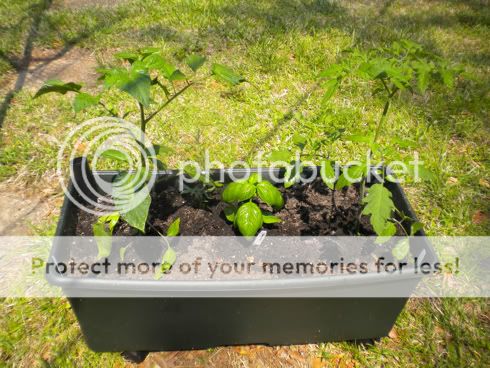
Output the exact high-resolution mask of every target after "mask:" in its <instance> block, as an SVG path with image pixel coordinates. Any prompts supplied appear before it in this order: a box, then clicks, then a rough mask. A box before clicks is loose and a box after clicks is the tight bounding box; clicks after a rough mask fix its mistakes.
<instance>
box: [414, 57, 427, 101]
mask: <svg viewBox="0 0 490 368" xmlns="http://www.w3.org/2000/svg"><path fill="white" fill-rule="evenodd" d="M413 67H414V69H415V70H416V71H417V87H418V89H419V91H420V92H421V93H422V94H423V93H425V91H426V90H427V86H428V85H429V77H430V73H431V66H430V65H429V64H427V63H426V62H422V61H416V62H414V63H413Z"/></svg>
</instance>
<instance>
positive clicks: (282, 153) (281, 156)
mask: <svg viewBox="0 0 490 368" xmlns="http://www.w3.org/2000/svg"><path fill="white" fill-rule="evenodd" d="M268 159H269V161H271V162H278V161H282V162H286V163H289V161H290V159H291V152H289V151H286V150H278V151H272V152H271V153H270V155H269V157H268Z"/></svg>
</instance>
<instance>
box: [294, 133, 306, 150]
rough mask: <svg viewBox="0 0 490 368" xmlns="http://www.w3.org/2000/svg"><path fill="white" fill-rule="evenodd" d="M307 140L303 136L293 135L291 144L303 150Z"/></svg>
mask: <svg viewBox="0 0 490 368" xmlns="http://www.w3.org/2000/svg"><path fill="white" fill-rule="evenodd" d="M307 141H308V140H307V139H306V137H305V136H302V135H301V134H295V135H294V136H293V143H294V145H295V146H297V147H299V149H301V150H302V149H303V148H305V146H306V143H307Z"/></svg>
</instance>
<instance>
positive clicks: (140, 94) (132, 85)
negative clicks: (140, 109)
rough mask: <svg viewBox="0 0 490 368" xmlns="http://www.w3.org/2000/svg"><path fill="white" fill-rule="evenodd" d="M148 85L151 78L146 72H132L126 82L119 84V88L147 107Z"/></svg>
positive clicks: (148, 102) (148, 97)
mask: <svg viewBox="0 0 490 368" xmlns="http://www.w3.org/2000/svg"><path fill="white" fill-rule="evenodd" d="M150 87H151V79H150V76H149V75H148V74H141V73H134V74H133V75H131V77H130V79H129V80H128V81H127V82H125V83H124V84H122V85H121V86H120V89H121V90H122V91H124V92H127V93H129V94H130V95H131V96H133V97H134V98H135V99H136V100H137V101H138V102H139V103H141V104H142V105H143V106H145V107H147V106H148V105H150Z"/></svg>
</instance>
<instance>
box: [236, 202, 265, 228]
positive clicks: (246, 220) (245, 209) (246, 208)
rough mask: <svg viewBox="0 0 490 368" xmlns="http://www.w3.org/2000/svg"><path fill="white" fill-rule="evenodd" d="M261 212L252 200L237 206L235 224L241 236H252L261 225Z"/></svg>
mask: <svg viewBox="0 0 490 368" xmlns="http://www.w3.org/2000/svg"><path fill="white" fill-rule="evenodd" d="M262 222H263V219H262V212H261V211H260V208H259V206H257V205H256V204H255V203H253V202H247V203H244V204H242V205H241V206H240V208H238V210H237V212H236V217H235V224H236V225H237V227H238V230H239V231H240V234H242V235H243V236H254V235H255V234H256V233H257V231H258V230H259V229H260V228H261V227H262Z"/></svg>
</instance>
